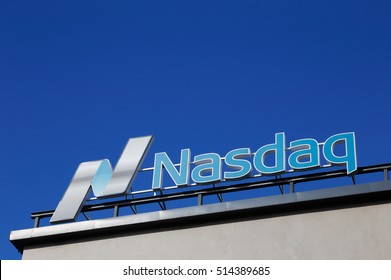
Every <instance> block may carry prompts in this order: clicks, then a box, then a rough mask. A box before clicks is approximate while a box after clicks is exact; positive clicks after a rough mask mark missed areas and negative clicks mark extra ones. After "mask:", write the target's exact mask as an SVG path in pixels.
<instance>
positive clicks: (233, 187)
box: [31, 163, 391, 227]
mask: <svg viewBox="0 0 391 280" xmlns="http://www.w3.org/2000/svg"><path fill="white" fill-rule="evenodd" d="M390 169H391V163H386V164H379V165H371V166H364V167H359V168H358V169H357V172H356V173H355V174H354V175H347V174H346V170H345V169H341V170H332V171H326V172H315V173H310V174H302V175H297V176H289V177H282V176H281V175H278V176H276V178H274V179H270V180H260V181H256V182H247V183H239V184H230V185H227V186H218V187H217V186H216V185H213V186H212V187H206V188H203V189H194V190H189V191H181V192H176V193H170V194H165V193H163V191H159V190H157V191H156V192H155V193H154V195H152V196H147V197H140V198H135V197H134V196H132V197H131V198H129V196H128V195H127V196H125V199H120V200H116V201H110V202H101V203H95V204H90V205H84V206H83V208H82V210H81V213H82V214H83V215H84V217H85V218H86V219H87V220H88V219H89V218H88V216H87V215H86V213H88V212H94V211H99V210H105V209H113V217H117V216H118V215H119V210H120V209H121V208H124V207H130V209H131V210H132V212H133V213H134V214H138V211H137V206H138V205H143V204H151V203H157V204H158V205H159V206H160V208H161V209H162V210H166V209H167V206H166V202H167V201H172V200H179V199H185V198H195V197H196V198H197V204H198V205H202V204H203V200H204V197H206V196H211V195H216V196H217V197H218V199H219V201H220V202H223V196H222V195H223V194H225V193H230V192H240V191H246V190H253V189H260V188H268V187H278V188H279V190H280V192H281V194H284V193H294V192H295V186H296V185H297V184H299V183H304V182H311V181H319V180H325V179H332V178H341V177H349V178H351V179H352V182H353V184H356V177H357V176H359V175H363V174H368V173H379V172H381V173H383V179H384V180H385V181H387V180H389V170H390ZM284 186H289V192H286V191H285V188H284ZM181 190H183V189H181ZM53 213H54V210H48V211H41V212H34V213H32V214H31V218H32V219H34V227H39V225H40V221H41V219H43V218H49V217H51V216H52V215H53Z"/></svg>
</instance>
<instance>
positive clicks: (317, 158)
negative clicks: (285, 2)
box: [50, 132, 357, 223]
mask: <svg viewBox="0 0 391 280" xmlns="http://www.w3.org/2000/svg"><path fill="white" fill-rule="evenodd" d="M152 140H153V136H145V137H139V138H131V139H129V141H128V143H127V145H126V147H125V149H124V151H123V153H122V155H121V157H120V159H119V160H118V163H117V165H116V167H115V168H114V169H112V167H111V164H110V161H109V160H107V159H104V160H99V161H90V162H83V163H81V164H80V165H79V167H78V168H77V170H76V172H75V174H74V176H73V179H72V181H71V183H70V184H69V187H68V189H67V190H66V192H65V194H64V196H63V198H62V200H61V201H60V203H59V204H58V206H57V208H56V210H55V212H54V214H53V216H52V218H51V220H50V222H52V223H58V222H65V221H73V220H75V218H76V217H77V215H78V214H79V213H80V211H81V209H82V207H83V205H84V204H85V201H86V199H87V197H88V194H89V193H90V191H92V192H93V193H94V195H95V196H96V197H97V198H106V197H113V196H122V195H124V194H126V193H127V192H128V190H129V189H130V188H131V186H132V183H133V181H134V179H135V177H136V175H137V173H138V172H139V169H140V166H141V164H142V162H143V160H144V158H145V156H146V154H147V152H148V150H149V147H150V146H151V143H152ZM337 146H342V148H343V149H342V152H336V147H337ZM321 155H322V156H323V159H324V160H325V161H326V162H327V163H329V164H332V165H345V166H346V172H347V174H352V173H354V172H355V171H356V170H357V157H356V142H355V134H354V132H346V133H340V134H335V135H333V136H331V137H329V138H328V139H327V140H326V141H325V142H324V143H319V142H318V141H317V140H315V139H313V138H304V139H299V140H295V141H292V142H290V143H289V145H287V143H286V139H285V133H283V132H282V133H276V134H275V139H274V142H273V143H270V144H267V145H264V146H262V147H260V148H259V149H258V150H257V151H255V152H254V153H252V152H251V150H250V148H239V149H234V150H231V151H229V152H228V153H227V154H226V155H225V157H221V156H220V155H219V154H217V153H205V154H200V155H196V156H194V158H193V160H192V159H191V151H190V149H183V150H181V157H180V163H179V168H177V165H176V164H174V163H173V162H172V160H171V159H170V157H169V156H168V155H167V153H164V152H162V153H157V154H155V160H154V167H153V175H152V189H153V190H155V191H157V190H162V189H163V184H162V182H163V174H164V173H167V174H168V175H169V176H170V178H171V180H172V181H173V183H174V184H175V186H178V187H186V186H190V185H197V184H211V183H215V182H221V181H230V180H240V179H244V178H247V177H251V176H252V174H253V173H256V175H258V176H262V175H276V174H281V173H284V172H287V171H296V170H309V169H312V168H319V167H321V166H322V165H321ZM270 161H271V162H272V163H270ZM223 162H224V163H225V165H223ZM192 165H193V168H191V167H192Z"/></svg>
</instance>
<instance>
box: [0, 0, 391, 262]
mask: <svg viewBox="0 0 391 280" xmlns="http://www.w3.org/2000/svg"><path fill="white" fill-rule="evenodd" d="M390 14H391V3H390V2H389V1H73V0H70V1H45V0H43V1H26V0H24V1H23V0H12V1H10V0H2V1H0V94H1V102H0V117H1V122H0V129H1V132H2V133H1V138H0V144H1V145H0V154H1V157H2V160H1V163H0V164H1V166H0V172H1V173H0V175H1V181H0V188H1V196H0V202H1V212H2V215H1V228H0V258H1V259H14V258H16V259H18V258H20V255H19V254H18V253H17V252H16V249H15V248H14V247H13V246H12V245H11V244H10V243H9V241H8V238H9V232H10V231H11V230H16V229H23V228H29V227H32V225H33V222H32V220H30V218H29V216H30V213H31V212H34V211H40V210H48V209H53V208H55V207H56V205H57V203H58V201H59V199H60V198H61V197H62V195H63V193H64V191H65V189H66V187H67V186H68V184H69V181H70V179H71V178H72V175H73V173H74V171H75V169H76V167H77V165H78V164H79V163H80V162H83V161H88V160H96V159H102V158H108V159H110V160H111V161H112V162H114V163H115V162H116V161H117V159H118V157H119V155H120V153H121V151H122V149H123V147H124V145H125V143H126V141H127V139H128V138H130V137H137V136H143V135H150V134H153V135H155V141H154V143H153V146H152V148H151V152H150V153H149V156H148V157H147V159H146V164H145V167H146V166H151V164H152V161H153V153H155V152H161V151H166V152H167V153H169V154H170V156H172V157H179V153H180V149H182V148H191V149H192V152H193V153H194V154H198V153H204V152H217V153H219V154H221V155H224V154H225V153H226V152H228V151H229V150H232V149H234V148H238V147H249V148H251V149H252V150H255V149H257V148H259V147H260V146H261V145H264V144H267V143H271V142H272V141H273V140H274V134H275V133H277V132H282V131H283V132H285V133H286V137H287V140H288V141H292V140H296V139H299V138H304V137H312V138H315V139H317V140H319V141H324V140H326V138H328V137H329V136H331V135H333V134H336V133H339V132H347V131H354V132H356V138H357V139H356V140H357V156H358V164H359V166H363V165H370V164H379V163H386V162H391V147H390V141H391V132H390V121H389V114H390V109H389V108H390V106H389V104H390V102H391V51H390V50H391V32H390V30H391V17H390Z"/></svg>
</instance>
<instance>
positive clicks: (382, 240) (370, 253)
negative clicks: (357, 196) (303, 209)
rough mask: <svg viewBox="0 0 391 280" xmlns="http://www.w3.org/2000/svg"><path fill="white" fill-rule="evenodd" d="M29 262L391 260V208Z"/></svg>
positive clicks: (155, 239) (131, 240)
mask: <svg viewBox="0 0 391 280" xmlns="http://www.w3.org/2000/svg"><path fill="white" fill-rule="evenodd" d="M23 259H391V204H389V203H388V204H380V205H371V206H363V207H356V208H348V209H340V210H330V211H324V212H313V213H305V214H296V215H289V216H281V217H274V218H266V219H258V220H249V221H242V222H234V223H226V224H216V225H208V226H201V227H194V228H185V229H176V230H169V231H160V232H153V233H144V234H139V235H132V236H122V237H115V238H108V239H102V240H93V241H85V242H78V243H71V244H62V245H55V246H48V247H41V248H25V250H24V254H23Z"/></svg>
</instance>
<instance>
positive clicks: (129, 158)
mask: <svg viewBox="0 0 391 280" xmlns="http://www.w3.org/2000/svg"><path fill="white" fill-rule="evenodd" d="M152 140H153V136H146V137H139V138H131V139H129V141H128V143H127V144H126V146H125V149H124V151H123V152H122V155H121V156H120V158H119V160H118V162H117V165H116V167H115V168H114V170H113V169H112V167H111V164H110V161H109V160H107V159H103V160H97V161H88V162H83V163H81V164H80V165H79V167H78V168H77V170H76V172H75V174H74V175H73V178H72V180H71V183H70V184H69V186H68V189H67V190H66V192H65V194H64V196H63V198H62V199H61V201H60V203H59V204H58V206H57V208H56V210H55V211H54V214H53V216H52V218H51V219H50V222H51V223H58V222H66V221H74V220H75V219H76V217H77V216H78V215H79V213H80V211H81V209H82V207H83V205H84V204H85V201H86V199H87V197H88V194H89V193H90V191H91V190H92V192H93V193H94V195H95V196H96V197H97V198H104V197H112V196H119V195H124V194H126V193H127V192H128V190H129V189H130V187H131V186H132V183H133V181H134V179H135V177H136V175H137V173H138V171H139V169H140V166H141V164H142V162H143V161H144V158H145V155H146V154H147V152H148V150H149V147H150V146H151V144H152Z"/></svg>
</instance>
